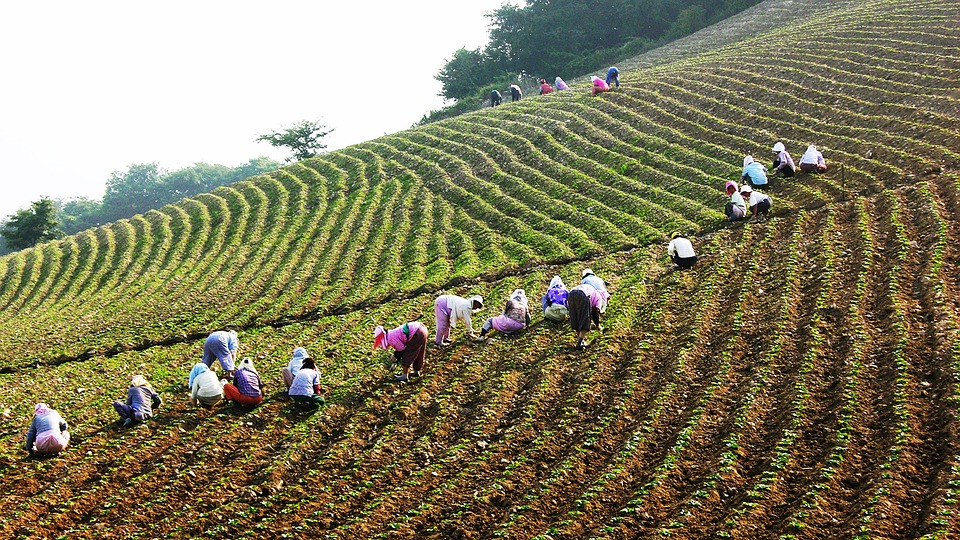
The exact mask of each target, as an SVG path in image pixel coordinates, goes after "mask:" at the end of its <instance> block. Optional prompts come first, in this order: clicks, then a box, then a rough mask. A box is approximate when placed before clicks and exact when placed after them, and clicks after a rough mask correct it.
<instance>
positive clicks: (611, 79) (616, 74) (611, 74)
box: [606, 67, 620, 88]
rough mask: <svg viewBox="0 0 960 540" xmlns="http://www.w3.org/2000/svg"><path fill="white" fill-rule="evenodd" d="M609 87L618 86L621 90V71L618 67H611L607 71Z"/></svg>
mask: <svg viewBox="0 0 960 540" xmlns="http://www.w3.org/2000/svg"><path fill="white" fill-rule="evenodd" d="M606 82H607V86H610V85H611V84H616V85H617V88H620V70H619V69H617V68H616V67H611V68H610V69H608V70H607V81H606Z"/></svg>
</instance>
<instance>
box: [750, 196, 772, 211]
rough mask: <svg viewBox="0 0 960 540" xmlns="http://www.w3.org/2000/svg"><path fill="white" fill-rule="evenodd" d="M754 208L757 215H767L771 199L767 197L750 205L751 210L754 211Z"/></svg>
mask: <svg viewBox="0 0 960 540" xmlns="http://www.w3.org/2000/svg"><path fill="white" fill-rule="evenodd" d="M754 209H756V212H757V215H767V212H769V211H770V201H769V200H767V199H764V200H762V201H760V202H758V203H757V204H755V205H753V206H751V207H750V210H751V211H753V210H754Z"/></svg>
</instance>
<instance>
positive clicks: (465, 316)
mask: <svg viewBox="0 0 960 540" xmlns="http://www.w3.org/2000/svg"><path fill="white" fill-rule="evenodd" d="M482 307H483V297H482V296H480V295H474V296H471V297H470V298H461V297H459V296H456V295H453V294H442V295H440V296H438V297H437V299H436V300H435V301H434V302H433V311H434V312H435V313H436V315H437V337H436V338H435V339H434V343H435V344H436V345H437V346H439V347H446V346H447V345H450V329H451V328H456V326H457V321H463V322H464V324H466V326H467V334H469V336H470V337H471V338H472V337H473V334H474V331H473V321H472V320H471V315H472V314H473V311H474V310H475V309H480V308H482Z"/></svg>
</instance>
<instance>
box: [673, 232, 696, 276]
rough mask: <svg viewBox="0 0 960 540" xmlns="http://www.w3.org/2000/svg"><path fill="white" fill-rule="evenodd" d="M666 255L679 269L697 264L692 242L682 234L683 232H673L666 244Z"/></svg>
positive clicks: (685, 268)
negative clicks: (671, 237) (668, 242)
mask: <svg viewBox="0 0 960 540" xmlns="http://www.w3.org/2000/svg"><path fill="white" fill-rule="evenodd" d="M667 255H669V256H670V258H671V259H673V262H674V263H675V264H676V265H677V266H679V267H680V269H681V270H687V269H689V268H693V265H695V264H697V254H696V252H694V251H693V244H692V243H691V242H690V240H688V239H687V238H686V237H685V236H683V233H678V232H676V233H673V239H672V240H670V244H669V245H668V246H667Z"/></svg>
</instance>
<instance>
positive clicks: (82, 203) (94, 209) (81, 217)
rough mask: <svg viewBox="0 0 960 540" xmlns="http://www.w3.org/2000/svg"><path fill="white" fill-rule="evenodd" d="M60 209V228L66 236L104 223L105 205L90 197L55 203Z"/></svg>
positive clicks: (56, 201) (59, 200)
mask: <svg viewBox="0 0 960 540" xmlns="http://www.w3.org/2000/svg"><path fill="white" fill-rule="evenodd" d="M54 202H55V203H56V206H58V207H59V211H58V213H59V215H60V228H61V229H62V230H63V232H64V233H65V234H76V233H78V232H80V231H83V230H86V229H89V228H91V227H96V226H98V225H100V224H102V223H103V221H102V219H103V218H102V213H103V203H101V202H100V201H97V200H94V199H90V198H88V197H73V198H70V199H66V200H63V199H58V200H55V201H54Z"/></svg>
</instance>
